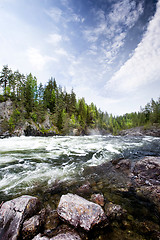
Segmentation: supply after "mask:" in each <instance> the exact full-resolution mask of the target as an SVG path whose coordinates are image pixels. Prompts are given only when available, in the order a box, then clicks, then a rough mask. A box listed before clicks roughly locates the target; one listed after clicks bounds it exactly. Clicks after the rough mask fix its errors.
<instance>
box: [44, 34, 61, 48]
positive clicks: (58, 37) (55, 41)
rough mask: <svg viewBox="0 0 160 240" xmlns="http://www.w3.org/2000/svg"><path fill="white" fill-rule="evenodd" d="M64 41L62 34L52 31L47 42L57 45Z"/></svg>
mask: <svg viewBox="0 0 160 240" xmlns="http://www.w3.org/2000/svg"><path fill="white" fill-rule="evenodd" d="M61 41H62V36H61V35H60V34H57V33H52V34H50V35H49V36H48V38H47V42H48V43H51V44H53V45H57V44H59V43H60V42H61Z"/></svg>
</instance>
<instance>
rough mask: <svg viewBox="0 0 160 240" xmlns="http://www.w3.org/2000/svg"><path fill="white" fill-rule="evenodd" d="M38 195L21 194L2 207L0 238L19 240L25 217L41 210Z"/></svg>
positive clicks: (0, 209) (3, 239)
mask: <svg viewBox="0 0 160 240" xmlns="http://www.w3.org/2000/svg"><path fill="white" fill-rule="evenodd" d="M39 208H40V202H39V200H38V199H37V198H36V197H31V196H27V195H24V196H21V197H18V198H15V199H13V200H11V201H8V202H5V203H4V204H3V205H2V206H1V208H0V239H1V240H17V238H18V236H19V233H20V231H21V228H22V224H23V222H24V221H25V219H27V218H29V217H31V216H33V215H34V214H36V213H37V212H38V211H39Z"/></svg>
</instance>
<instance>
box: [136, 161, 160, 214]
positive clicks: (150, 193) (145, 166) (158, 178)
mask: <svg viewBox="0 0 160 240" xmlns="http://www.w3.org/2000/svg"><path fill="white" fill-rule="evenodd" d="M132 173H133V176H134V177H133V185H135V188H136V189H137V193H138V194H139V193H140V194H142V195H143V196H145V197H146V198H148V199H149V200H150V201H152V202H153V203H154V204H155V205H156V206H157V209H158V211H159V212H160V157H145V158H144V159H142V160H140V161H138V162H137V163H136V164H135V166H134V169H133V171H132Z"/></svg>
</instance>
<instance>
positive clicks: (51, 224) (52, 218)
mask: <svg viewBox="0 0 160 240" xmlns="http://www.w3.org/2000/svg"><path fill="white" fill-rule="evenodd" d="M59 222H60V219H59V217H58V214H57V211H56V210H52V211H50V212H49V213H48V216H47V217H46V221H45V224H44V234H46V235H47V236H48V235H50V233H52V231H53V230H55V229H56V228H57V226H58V224H59Z"/></svg>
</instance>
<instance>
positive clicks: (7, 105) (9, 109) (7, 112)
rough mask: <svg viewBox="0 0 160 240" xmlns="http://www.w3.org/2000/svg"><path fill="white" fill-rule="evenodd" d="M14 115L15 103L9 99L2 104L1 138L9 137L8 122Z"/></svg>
mask: <svg viewBox="0 0 160 240" xmlns="http://www.w3.org/2000/svg"><path fill="white" fill-rule="evenodd" d="M12 113H13V103H12V101H11V100H10V99H9V100H7V101H6V102H2V103H0V136H2V135H3V136H9V135H10V133H9V129H8V121H9V119H10V117H11V115H12Z"/></svg>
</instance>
